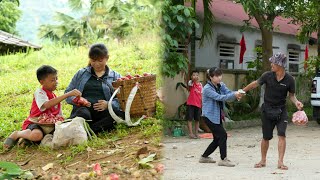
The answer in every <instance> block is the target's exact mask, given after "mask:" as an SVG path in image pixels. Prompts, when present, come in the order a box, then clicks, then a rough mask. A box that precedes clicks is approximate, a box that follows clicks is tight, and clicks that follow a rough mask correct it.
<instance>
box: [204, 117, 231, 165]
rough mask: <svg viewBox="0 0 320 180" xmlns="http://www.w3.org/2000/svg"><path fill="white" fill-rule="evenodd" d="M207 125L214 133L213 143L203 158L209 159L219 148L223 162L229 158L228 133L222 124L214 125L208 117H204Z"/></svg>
mask: <svg viewBox="0 0 320 180" xmlns="http://www.w3.org/2000/svg"><path fill="white" fill-rule="evenodd" d="M204 120H205V123H206V124H207V126H208V127H209V129H210V130H211V132H212V135H213V141H212V142H211V144H209V146H208V147H207V149H206V150H205V152H204V153H203V155H202V157H208V156H209V155H210V154H212V153H213V152H214V151H215V150H216V149H217V147H219V149H220V157H221V159H222V160H223V159H224V158H225V157H227V133H226V130H225V129H224V128H223V126H222V122H221V121H220V124H214V123H212V122H211V121H210V120H209V119H208V118H207V117H204Z"/></svg>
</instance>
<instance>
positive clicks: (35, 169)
mask: <svg viewBox="0 0 320 180" xmlns="http://www.w3.org/2000/svg"><path fill="white" fill-rule="evenodd" d="M153 138H154V137H153ZM106 141H107V142H105V145H100V146H99V145H97V146H99V147H98V148H94V147H89V148H88V147H86V146H83V147H81V146H79V147H77V146H74V147H73V148H67V149H61V150H51V149H49V148H47V149H45V148H44V149H43V148H41V149H38V147H37V146H31V147H27V148H26V149H18V148H16V147H15V148H14V149H12V150H11V151H10V152H8V153H1V154H0V161H10V162H15V163H17V164H18V165H19V166H20V167H21V168H22V169H24V170H30V171H31V172H32V173H33V174H34V175H35V178H36V179H52V177H57V176H59V177H60V179H86V178H87V177H91V178H89V179H106V178H107V177H108V176H109V175H110V174H111V173H116V174H118V175H119V176H120V179H160V176H161V173H158V172H157V171H156V170H155V169H153V168H151V169H141V168H139V165H138V161H139V159H141V158H144V157H147V156H148V155H150V154H153V153H156V158H155V160H154V161H152V162H151V164H153V165H155V166H156V165H157V164H159V159H160V156H161V147H160V146H159V145H161V144H155V143H154V141H153V139H151V138H144V137H143V136H141V133H139V132H138V131H136V132H132V131H130V133H129V135H127V136H126V137H124V138H122V139H119V140H110V139H109V140H108V139H106ZM100 143H101V141H100ZM140 149H141V150H140ZM49 163H53V168H51V169H48V170H46V171H44V170H43V169H42V168H43V167H44V166H46V165H47V164H49ZM95 163H100V165H101V167H102V176H95V177H94V173H93V168H92V165H93V164H95ZM90 173H91V174H90ZM87 179H88V178H87Z"/></svg>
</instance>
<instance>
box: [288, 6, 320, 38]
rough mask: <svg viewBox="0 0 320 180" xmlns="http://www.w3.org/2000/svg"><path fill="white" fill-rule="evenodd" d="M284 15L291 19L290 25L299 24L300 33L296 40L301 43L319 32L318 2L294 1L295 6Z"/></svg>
mask: <svg viewBox="0 0 320 180" xmlns="http://www.w3.org/2000/svg"><path fill="white" fill-rule="evenodd" d="M285 15H286V17H288V18H291V19H292V23H294V24H299V26H300V32H299V36H298V38H299V40H300V41H301V42H303V43H306V42H308V40H309V37H310V36H311V34H312V33H314V32H318V31H319V28H320V3H319V0H296V1H295V5H294V6H292V8H291V9H289V10H288V11H286V13H285ZM318 38H319V37H318Z"/></svg>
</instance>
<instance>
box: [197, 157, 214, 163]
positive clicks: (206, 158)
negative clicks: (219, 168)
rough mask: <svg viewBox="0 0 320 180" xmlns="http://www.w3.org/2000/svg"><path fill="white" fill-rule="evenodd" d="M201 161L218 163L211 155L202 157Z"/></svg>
mask: <svg viewBox="0 0 320 180" xmlns="http://www.w3.org/2000/svg"><path fill="white" fill-rule="evenodd" d="M199 163H216V161H215V160H213V159H212V158H211V157H202V156H201V157H200V159H199Z"/></svg>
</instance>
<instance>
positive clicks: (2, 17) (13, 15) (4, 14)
mask: <svg viewBox="0 0 320 180" xmlns="http://www.w3.org/2000/svg"><path fill="white" fill-rule="evenodd" d="M18 6H19V1H18V0H0V30H2V31H6V32H8V33H11V34H17V31H16V23H17V21H18V20H19V18H20V16H21V11H20V10H19V9H18Z"/></svg>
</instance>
